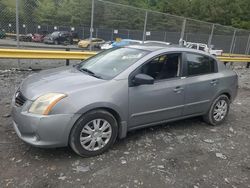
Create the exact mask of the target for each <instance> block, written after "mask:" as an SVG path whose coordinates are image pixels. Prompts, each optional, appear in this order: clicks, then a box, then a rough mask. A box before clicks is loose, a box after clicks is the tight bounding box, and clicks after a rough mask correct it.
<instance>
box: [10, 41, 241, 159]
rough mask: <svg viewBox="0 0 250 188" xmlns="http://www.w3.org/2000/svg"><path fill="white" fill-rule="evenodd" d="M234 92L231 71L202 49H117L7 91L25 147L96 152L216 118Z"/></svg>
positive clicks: (39, 75) (224, 114)
mask: <svg viewBox="0 0 250 188" xmlns="http://www.w3.org/2000/svg"><path fill="white" fill-rule="evenodd" d="M237 90H238V76H237V74H236V72H234V71H232V70H230V69H227V68H226V67H225V65H224V64H223V63H221V62H219V61H218V60H217V59H216V58H215V57H214V56H212V55H210V54H208V53H206V52H203V51H198V50H194V49H189V48H180V47H174V46H171V47H165V46H164V47H159V46H145V45H134V46H126V47H117V48H112V49H109V50H104V51H103V52H100V53H98V54H97V55H95V56H93V57H91V58H89V59H86V60H85V61H83V62H81V63H79V64H78V65H76V66H68V67H60V68H56V69H51V70H45V71H42V72H40V73H36V74H34V75H32V76H29V77H28V78H26V79H25V80H24V81H23V82H22V83H21V85H20V86H19V88H18V89H17V91H16V92H15V94H14V96H13V99H12V119H13V125H14V129H15V131H16V133H17V135H18V136H19V137H20V138H21V139H22V140H23V141H25V142H27V143H29V144H31V145H34V146H37V147H47V148H48V147H54V148H55V147H64V146H70V147H71V148H72V149H73V150H74V151H75V152H76V153H77V154H79V155H80V156H95V155H99V154H101V153H103V152H105V151H107V150H108V149H109V148H110V147H111V146H112V145H113V144H114V143H115V141H116V140H117V139H118V138H124V137H126V135H127V132H129V131H132V130H135V129H140V128H145V127H149V126H153V125H157V124H164V123H166V122H170V121H175V120H181V119H185V118H190V117H195V116H202V117H203V118H204V120H205V121H206V122H207V123H209V124H211V125H219V124H222V123H223V122H224V121H225V120H226V118H227V115H228V112H229V107H230V103H231V102H232V101H233V100H234V99H235V97H236V95H237ZM183 131H185V130H183ZM134 147H136V146H134Z"/></svg>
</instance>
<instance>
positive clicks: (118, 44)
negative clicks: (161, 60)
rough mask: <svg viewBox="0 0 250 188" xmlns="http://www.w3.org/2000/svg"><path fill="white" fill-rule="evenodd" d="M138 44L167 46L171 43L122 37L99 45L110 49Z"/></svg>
mask: <svg viewBox="0 0 250 188" xmlns="http://www.w3.org/2000/svg"><path fill="white" fill-rule="evenodd" d="M140 44H144V45H145V46H162V47H164V46H165V47H167V46H169V45H170V44H171V43H169V42H162V41H151V40H147V41H144V42H143V41H140V40H132V39H122V40H120V41H117V42H113V43H109V44H106V45H103V46H101V49H110V48H113V47H123V46H128V45H140Z"/></svg>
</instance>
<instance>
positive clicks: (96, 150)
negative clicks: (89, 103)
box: [69, 110, 118, 157]
mask: <svg viewBox="0 0 250 188" xmlns="http://www.w3.org/2000/svg"><path fill="white" fill-rule="evenodd" d="M94 123H96V125H97V124H99V125H98V126H97V127H99V129H98V131H97V129H95V127H94ZM107 123H108V124H107ZM104 125H105V126H106V127H108V128H106V129H105V128H104V127H105V126H104ZM89 128H90V129H91V131H90V129H89ZM102 128H103V130H101V129H102ZM117 134H118V124H117V121H116V119H115V117H114V116H113V115H112V114H110V113H109V112H107V111H105V110H93V111H90V112H88V113H86V114H84V115H82V116H81V117H80V118H79V119H78V120H77V122H76V123H75V125H74V126H73V128H72V130H71V133H70V137H69V145H70V147H71V148H72V149H73V151H74V152H75V153H77V154H78V155H80V156H82V157H91V156H96V155H100V154H102V153H103V152H105V151H107V150H108V149H109V148H110V147H111V146H112V145H113V144H114V143H115V141H116V138H117ZM104 136H105V137H104ZM106 137H107V138H106ZM80 139H81V140H82V141H80ZM101 140H102V144H99V143H101ZM86 141H87V142H86ZM85 142H86V143H85ZM92 142H93V143H94V142H95V144H91V143H92Z"/></svg>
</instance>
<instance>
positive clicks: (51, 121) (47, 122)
mask: <svg viewBox="0 0 250 188" xmlns="http://www.w3.org/2000/svg"><path fill="white" fill-rule="evenodd" d="M29 103H31V101H27V102H26V103H25V104H24V105H23V106H22V107H17V106H15V105H14V104H13V103H12V104H13V105H12V106H13V107H12V113H11V115H12V118H13V126H14V129H15V131H16V133H17V135H18V136H19V138H20V139H22V140H23V141H24V142H26V143H28V144H31V145H33V146H37V147H45V148H53V147H64V146H67V145H68V138H69V134H70V130H71V128H72V127H73V125H74V123H75V121H76V120H77V119H78V118H79V117H80V114H56V115H47V116H45V115H36V114H31V113H29V112H28V110H27V109H28V107H29V106H30V104H29Z"/></svg>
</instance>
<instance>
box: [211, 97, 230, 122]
mask: <svg viewBox="0 0 250 188" xmlns="http://www.w3.org/2000/svg"><path fill="white" fill-rule="evenodd" d="M226 115H227V102H226V101H225V100H219V101H218V102H217V103H216V105H215V107H214V112H213V117H214V119H215V121H221V120H223V119H224V118H225V116H226Z"/></svg>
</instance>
